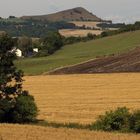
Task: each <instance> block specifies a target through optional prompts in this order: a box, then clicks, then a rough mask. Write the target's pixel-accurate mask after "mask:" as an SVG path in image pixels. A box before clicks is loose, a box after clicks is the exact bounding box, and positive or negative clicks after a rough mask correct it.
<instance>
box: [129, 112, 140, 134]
mask: <svg viewBox="0 0 140 140" xmlns="http://www.w3.org/2000/svg"><path fill="white" fill-rule="evenodd" d="M130 129H131V130H132V131H133V132H136V133H140V110H138V111H135V112H134V113H133V114H132V115H131V117H130Z"/></svg>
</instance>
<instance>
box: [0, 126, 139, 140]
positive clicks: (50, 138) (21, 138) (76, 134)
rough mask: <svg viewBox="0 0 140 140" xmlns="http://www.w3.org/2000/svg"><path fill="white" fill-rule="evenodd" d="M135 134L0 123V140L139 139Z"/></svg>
mask: <svg viewBox="0 0 140 140" xmlns="http://www.w3.org/2000/svg"><path fill="white" fill-rule="evenodd" d="M139 138H140V135H136V134H115V133H105V132H94V131H93V132H91V131H86V130H73V129H63V128H59V129H55V128H45V127H39V126H28V125H7V124H3V125H2V124H1V125H0V139H1V140H139Z"/></svg>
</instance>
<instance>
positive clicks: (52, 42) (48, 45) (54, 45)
mask: <svg viewBox="0 0 140 140" xmlns="http://www.w3.org/2000/svg"><path fill="white" fill-rule="evenodd" d="M43 45H44V49H46V50H47V51H48V53H49V54H53V53H54V52H55V51H56V50H59V49H60V48H61V47H62V46H63V41H62V37H61V35H60V34H59V33H58V32H49V33H48V34H47V36H46V37H45V38H44V39H43Z"/></svg>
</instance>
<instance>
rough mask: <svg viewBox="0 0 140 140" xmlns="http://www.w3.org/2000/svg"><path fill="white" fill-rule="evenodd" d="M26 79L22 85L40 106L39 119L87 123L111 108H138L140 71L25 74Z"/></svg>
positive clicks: (139, 100) (139, 104) (139, 103)
mask: <svg viewBox="0 0 140 140" xmlns="http://www.w3.org/2000/svg"><path fill="white" fill-rule="evenodd" d="M25 80H26V81H25V85H24V87H25V89H27V90H29V91H30V93H31V94H32V95H34V97H35V99H36V102H37V105H38V107H39V110H40V112H39V119H44V120H48V121H52V122H62V123H65V122H67V123H69V122H76V123H82V124H88V123H91V122H94V121H95V120H96V119H97V117H98V115H101V114H104V113H105V111H107V110H110V109H116V108H117V107H123V106H126V107H128V108H130V109H132V110H135V109H139V108H140V88H139V86H140V74H135V73H131V74H127V73H126V74H99V75H96V74H93V75H62V76H27V77H25Z"/></svg>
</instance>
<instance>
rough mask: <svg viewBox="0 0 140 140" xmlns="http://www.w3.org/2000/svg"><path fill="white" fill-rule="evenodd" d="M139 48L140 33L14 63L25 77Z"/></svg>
mask: <svg viewBox="0 0 140 140" xmlns="http://www.w3.org/2000/svg"><path fill="white" fill-rule="evenodd" d="M138 46H140V31H135V32H128V33H123V34H119V35H115V36H111V37H106V38H102V39H97V40H92V41H89V42H81V43H76V44H73V45H67V46H64V47H63V48H62V49H61V50H59V51H57V52H56V53H55V54H53V55H51V56H48V57H41V58H25V59H20V60H18V61H16V65H17V67H18V68H19V69H22V70H23V71H24V72H25V74H26V75H39V74H43V73H46V72H48V71H51V70H54V69H56V68H59V67H64V66H69V65H74V64H78V63H81V62H84V61H88V60H90V59H94V58H96V57H97V56H104V55H110V54H120V53H123V52H127V51H129V50H131V49H134V48H135V47H138Z"/></svg>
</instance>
